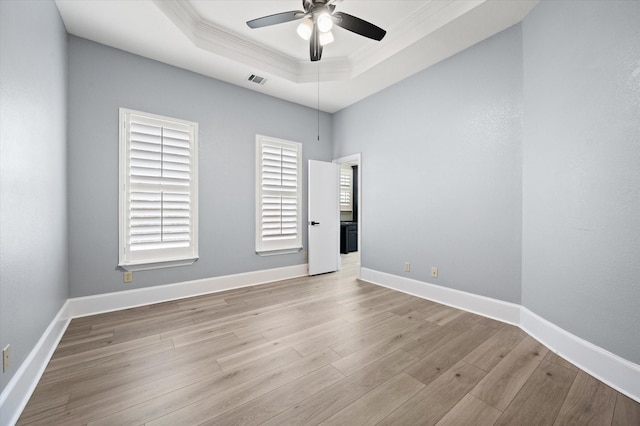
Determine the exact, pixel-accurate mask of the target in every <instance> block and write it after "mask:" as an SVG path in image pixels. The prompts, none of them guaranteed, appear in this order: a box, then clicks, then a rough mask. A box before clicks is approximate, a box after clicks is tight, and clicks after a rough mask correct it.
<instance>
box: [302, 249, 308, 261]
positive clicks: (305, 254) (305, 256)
mask: <svg viewBox="0 0 640 426" xmlns="http://www.w3.org/2000/svg"><path fill="white" fill-rule="evenodd" d="M302 256H303V257H304V258H305V259H308V258H309V253H308V252H306V251H305V252H303V253H302Z"/></svg>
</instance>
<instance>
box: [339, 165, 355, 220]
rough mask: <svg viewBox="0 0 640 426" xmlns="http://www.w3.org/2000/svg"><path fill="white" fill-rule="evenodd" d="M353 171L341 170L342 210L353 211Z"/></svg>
mask: <svg viewBox="0 0 640 426" xmlns="http://www.w3.org/2000/svg"><path fill="white" fill-rule="evenodd" d="M352 174H353V171H352V169H351V168H349V169H340V210H341V211H351V210H352V204H351V197H352V196H353V193H352V189H351V176H352Z"/></svg>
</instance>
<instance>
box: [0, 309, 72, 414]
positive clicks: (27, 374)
mask: <svg viewBox="0 0 640 426" xmlns="http://www.w3.org/2000/svg"><path fill="white" fill-rule="evenodd" d="M68 307H69V301H68V300H67V301H66V302H65V304H64V305H62V308H60V311H58V314H57V315H56V316H55V318H54V319H53V321H51V323H50V324H49V326H48V327H47V329H46V330H45V331H44V333H43V334H42V336H41V337H40V340H38V343H36V345H35V346H34V348H33V349H32V350H31V352H30V353H29V355H28V356H27V358H26V359H25V360H24V362H23V363H22V364H21V365H20V367H19V368H18V370H17V371H16V373H15V374H14V375H13V377H12V378H11V380H10V381H9V383H8V384H7V386H6V387H5V388H4V390H3V391H2V394H1V395H0V425H2V426H5V425H14V424H15V423H16V422H17V421H18V418H19V417H20V413H22V410H24V407H25V406H26V405H27V402H29V398H30V397H31V394H32V393H33V391H34V390H35V388H36V386H37V385H38V381H39V380H40V377H41V376H42V373H44V369H45V368H46V367H47V364H48V363H49V360H50V359H51V357H52V356H53V352H54V351H55V350H56V347H57V346H58V343H59V342H60V339H61V338H62V335H63V334H64V332H65V330H66V329H67V326H68V325H69V321H70V320H69V314H68Z"/></svg>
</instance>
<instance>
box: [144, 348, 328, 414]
mask: <svg viewBox="0 0 640 426" xmlns="http://www.w3.org/2000/svg"><path fill="white" fill-rule="evenodd" d="M337 358H338V355H337V354H335V353H334V352H332V351H329V350H326V351H323V352H320V353H318V354H314V355H311V356H308V357H304V358H301V359H299V360H298V361H296V362H294V363H291V364H289V365H287V366H285V367H282V368H279V369H277V370H274V371H273V372H269V373H266V374H262V375H260V376H257V377H255V378H253V379H250V380H248V381H246V382H243V383H241V384H239V385H238V386H234V387H232V388H227V389H226V390H224V391H222V392H220V393H216V394H214V395H211V396H207V397H206V398H201V397H198V398H194V400H195V402H192V403H190V404H188V405H185V406H183V407H180V408H178V409H176V410H172V411H171V412H169V413H167V414H166V415H164V416H162V417H156V418H155V419H153V420H152V419H147V420H145V423H146V425H148V426H159V425H192V424H200V423H202V422H205V421H208V420H210V419H212V418H214V417H216V416H218V415H220V414H222V413H225V412H227V411H230V410H233V409H234V408H236V407H239V406H241V405H242V404H245V403H247V402H249V401H251V400H253V399H255V398H258V397H260V396H262V395H265V394H266V393H267V392H270V391H272V390H274V389H277V388H279V387H280V386H283V385H285V384H287V383H289V382H291V381H293V380H295V379H297V378H299V377H302V376H305V375H306V374H309V373H311V372H313V371H315V370H317V369H319V368H321V367H324V366H326V365H328V364H330V363H331V362H333V361H335V360H336V359H337Z"/></svg>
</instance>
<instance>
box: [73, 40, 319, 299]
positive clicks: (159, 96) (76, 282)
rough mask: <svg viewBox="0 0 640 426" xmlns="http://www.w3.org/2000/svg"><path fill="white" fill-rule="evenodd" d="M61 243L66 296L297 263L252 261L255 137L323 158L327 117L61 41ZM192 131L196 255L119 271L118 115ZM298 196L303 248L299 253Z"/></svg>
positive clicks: (298, 258)
mask: <svg viewBox="0 0 640 426" xmlns="http://www.w3.org/2000/svg"><path fill="white" fill-rule="evenodd" d="M69 41H70V43H69V55H70V60H69V117H70V119H69V207H70V209H69V223H70V229H69V236H70V250H71V256H70V283H71V284H70V285H71V287H70V295H71V297H79V296H87V295H92V294H101V293H109V292H114V291H120V290H127V289H131V288H139V287H148V286H154V285H160V284H167V283H176V282H183V281H189V280H195V279H201V278H210V277H216V276H221V275H228V274H235V273H241V272H249V271H255V270H262V269H269V268H276V267H282V266H290V265H297V264H302V263H306V260H304V258H303V254H302V252H300V253H296V254H290V255H279V256H268V257H261V256H258V255H256V254H255V171H254V170H255V135H256V133H259V134H264V135H267V136H274V137H278V138H282V139H288V140H292V141H297V142H302V143H303V148H302V155H303V188H306V182H307V179H306V170H307V166H306V165H307V160H308V159H316V160H326V161H330V160H331V140H330V139H329V137H330V126H331V118H330V116H329V115H328V114H324V113H323V114H322V115H321V129H320V132H321V140H320V141H319V142H318V141H317V131H318V124H317V120H318V115H317V112H316V111H315V110H313V109H309V108H306V107H302V106H299V105H296V104H293V103H290V102H286V101H282V100H279V99H276V98H272V97H268V96H265V95H261V94H259V93H256V92H253V91H250V90H248V89H243V88H240V87H237V86H233V85H230V84H227V83H224V82H221V81H217V80H214V79H211V78H207V77H204V76H201V75H198V74H194V73H192V72H189V71H185V70H182V69H179V68H175V67H172V66H169V65H165V64H162V63H160V62H156V61H152V60H149V59H145V58H142V57H140V56H136V55H132V54H129V53H125V52H123V51H120V50H116V49H113V48H110V47H106V46H104V45H100V44H96V43H92V42H90V41H88V40H84V39H81V38H77V37H73V36H70V40H69ZM120 107H125V108H131V109H134V110H139V111H145V112H150V113H153V114H159V115H165V116H169V117H176V118H182V119H185V120H189V121H196V122H198V123H199V133H200V134H199V141H198V142H199V149H200V150H199V246H200V250H199V254H200V260H198V261H197V262H196V263H195V264H193V265H191V266H184V267H175V268H168V269H160V270H155V271H142V272H135V273H134V274H133V282H132V283H130V284H124V283H123V282H122V272H119V271H116V265H117V263H118V108H120ZM306 206H307V198H306V191H304V192H303V200H302V220H303V227H302V228H303V242H304V244H305V245H306V228H307V227H306V225H305V224H306V222H307V220H306V211H307V207H306Z"/></svg>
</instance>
